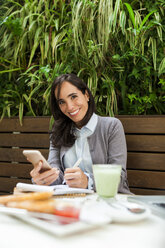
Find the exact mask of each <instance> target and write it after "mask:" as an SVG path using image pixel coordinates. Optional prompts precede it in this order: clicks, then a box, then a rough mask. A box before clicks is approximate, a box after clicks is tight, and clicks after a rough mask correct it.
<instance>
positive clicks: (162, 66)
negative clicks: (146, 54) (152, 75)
mask: <svg viewBox="0 0 165 248" xmlns="http://www.w3.org/2000/svg"><path fill="white" fill-rule="evenodd" d="M164 73H165V58H163V59H162V61H161V63H160V65H159V69H158V76H159V77H160V75H162V74H164Z"/></svg>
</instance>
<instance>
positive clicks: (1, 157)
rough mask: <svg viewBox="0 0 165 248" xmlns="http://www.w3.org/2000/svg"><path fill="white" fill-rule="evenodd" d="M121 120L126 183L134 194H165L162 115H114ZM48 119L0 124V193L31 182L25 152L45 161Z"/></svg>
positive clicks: (35, 118) (164, 144) (11, 121)
mask: <svg viewBox="0 0 165 248" xmlns="http://www.w3.org/2000/svg"><path fill="white" fill-rule="evenodd" d="M116 117H117V118H118V119H120V120H121V122H122V124H123V127H124V131H125V134H126V141H127V149H128V162H127V171H128V181H129V186H130V189H131V191H132V192H133V193H135V194H142V195H143V194H144V195H145V194H147V195H148V194H160V195H165V116H159V117H157V116H116ZM49 121H50V117H25V118H24V120H23V126H21V125H20V123H19V119H18V118H11V119H8V118H4V119H3V121H2V122H0V193H1V194H5V193H9V192H12V191H13V188H14V187H15V185H16V183H17V182H28V183H29V182H31V180H30V174H29V173H30V171H31V169H32V165H31V164H29V163H28V162H27V160H26V159H25V157H24V156H23V155H22V151H23V150H24V149H39V150H40V151H41V152H42V154H43V155H44V156H45V157H46V158H47V156H48V148H49V134H48V131H49Z"/></svg>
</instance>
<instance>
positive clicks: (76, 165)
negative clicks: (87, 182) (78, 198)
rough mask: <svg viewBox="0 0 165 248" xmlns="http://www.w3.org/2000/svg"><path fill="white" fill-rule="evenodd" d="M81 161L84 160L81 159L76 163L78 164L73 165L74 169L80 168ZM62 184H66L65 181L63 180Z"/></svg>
mask: <svg viewBox="0 0 165 248" xmlns="http://www.w3.org/2000/svg"><path fill="white" fill-rule="evenodd" d="M81 161H82V158H79V159H78V160H77V161H76V163H75V164H74V165H73V167H72V168H75V167H78V166H79V164H80V163H81ZM62 184H66V182H65V179H64V180H63V182H62Z"/></svg>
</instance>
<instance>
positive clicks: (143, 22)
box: [139, 10, 156, 30]
mask: <svg viewBox="0 0 165 248" xmlns="http://www.w3.org/2000/svg"><path fill="white" fill-rule="evenodd" d="M155 12H156V10H153V11H151V12H150V13H149V14H148V15H146V17H145V18H144V19H143V21H142V23H141V24H140V27H139V30H141V29H142V27H143V26H144V24H145V23H146V21H147V20H148V18H149V17H150V16H151V15H152V14H153V13H155Z"/></svg>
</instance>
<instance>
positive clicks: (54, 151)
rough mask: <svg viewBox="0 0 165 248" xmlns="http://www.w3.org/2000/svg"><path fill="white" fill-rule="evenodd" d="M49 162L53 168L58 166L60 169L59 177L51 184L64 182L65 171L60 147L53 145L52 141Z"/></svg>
mask: <svg viewBox="0 0 165 248" xmlns="http://www.w3.org/2000/svg"><path fill="white" fill-rule="evenodd" d="M48 163H49V164H50V166H51V167H52V168H57V169H58V170H59V171H60V173H59V177H58V178H57V179H56V180H55V181H54V182H53V183H52V184H51V185H57V184H62V182H63V180H64V177H63V175H64V172H63V169H62V165H61V162H60V149H58V148H55V147H53V145H52V143H51V142H50V147H49V156H48Z"/></svg>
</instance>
